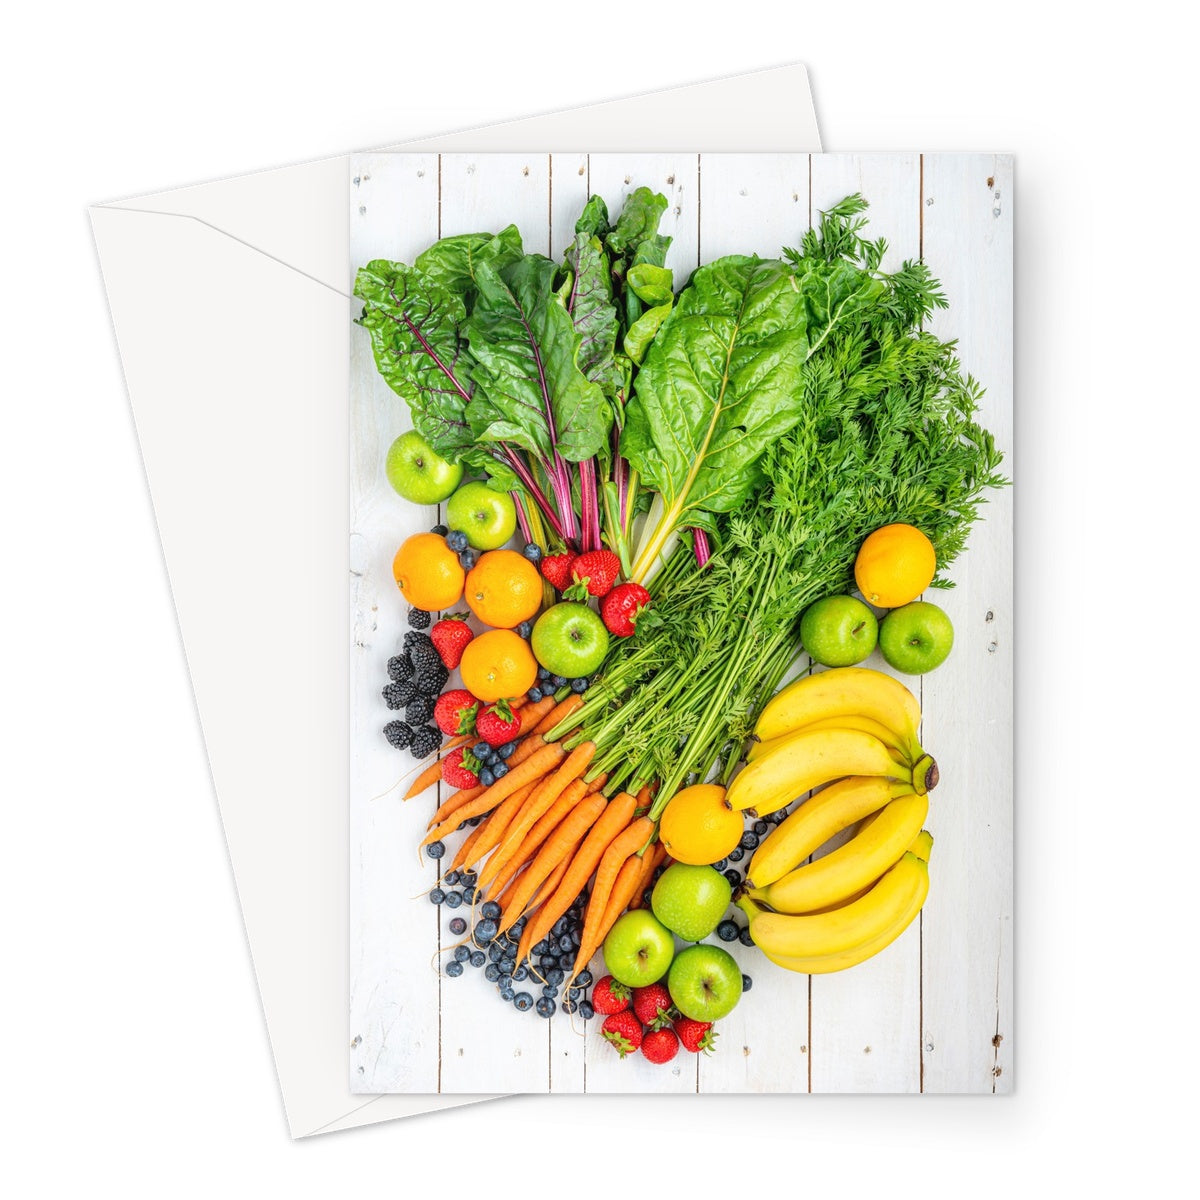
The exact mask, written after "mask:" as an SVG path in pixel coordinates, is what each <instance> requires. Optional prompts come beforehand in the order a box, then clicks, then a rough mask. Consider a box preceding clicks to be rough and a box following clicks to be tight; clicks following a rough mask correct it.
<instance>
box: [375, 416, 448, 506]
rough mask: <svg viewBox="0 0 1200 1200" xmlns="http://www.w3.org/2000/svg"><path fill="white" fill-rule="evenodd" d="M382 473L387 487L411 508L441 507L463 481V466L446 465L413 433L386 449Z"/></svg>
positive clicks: (411, 431)
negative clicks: (412, 506) (385, 475)
mask: <svg viewBox="0 0 1200 1200" xmlns="http://www.w3.org/2000/svg"><path fill="white" fill-rule="evenodd" d="M384 470H385V471H386V473H387V481H388V483H390V484H391V485H392V487H393V488H395V489H396V491H397V492H399V493H400V495H401V496H403V497H404V499H405V500H411V501H412V503H413V504H441V502H442V501H443V500H445V499H446V497H447V496H449V495H450V493H451V492H453V491H454V489H455V488H456V487H458V485H459V484H460V483H461V482H462V477H463V469H462V465H461V464H460V463H452V462H447V461H446V460H445V459H444V458H443V457H442V456H441V455H440V454H438V453H437V452H436V451H435V450H434V449H433V447H432V446H431V445H430V444H429V443H428V442H427V441H426V440H425V439H424V438H423V437H422V436H421V435H420V434H419V433H418V432H417V431H416V430H415V429H410V430H409V431H408V432H407V433H402V434H401V435H400V436H399V437H398V438H397V439H396V440H395V441H394V442H393V443H392V444H391V446H389V447H388V452H387V461H386V463H385V464H384Z"/></svg>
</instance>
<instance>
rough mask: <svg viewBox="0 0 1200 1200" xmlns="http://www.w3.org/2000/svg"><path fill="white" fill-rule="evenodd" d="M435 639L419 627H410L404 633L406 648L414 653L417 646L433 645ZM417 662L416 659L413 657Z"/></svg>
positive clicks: (410, 652)
mask: <svg viewBox="0 0 1200 1200" xmlns="http://www.w3.org/2000/svg"><path fill="white" fill-rule="evenodd" d="M432 645H433V639H432V638H431V637H430V636H429V634H427V633H422V632H421V631H420V630H419V629H410V630H409V631H408V632H407V633H406V634H405V635H404V648H405V650H407V651H408V652H409V654H412V652H413V649H414V648H415V647H416V646H432ZM413 662H416V659H415V658H414V659H413Z"/></svg>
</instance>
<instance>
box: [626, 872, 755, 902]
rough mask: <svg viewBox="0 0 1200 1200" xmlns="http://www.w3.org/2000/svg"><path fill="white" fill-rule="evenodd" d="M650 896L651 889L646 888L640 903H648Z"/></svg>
mask: <svg viewBox="0 0 1200 1200" xmlns="http://www.w3.org/2000/svg"><path fill="white" fill-rule="evenodd" d="M734 874H735V875H736V874H737V872H736V871H735V872H734ZM725 875H726V877H728V875H729V872H728V871H726V872H725ZM730 882H733V881H732V880H731V881H730ZM650 896H651V891H650V889H649V888H647V889H646V890H645V891H644V892H643V893H642V903H643V904H649V903H650Z"/></svg>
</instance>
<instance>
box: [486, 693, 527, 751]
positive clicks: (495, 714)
mask: <svg viewBox="0 0 1200 1200" xmlns="http://www.w3.org/2000/svg"><path fill="white" fill-rule="evenodd" d="M475 732H476V733H477V734H479V736H480V737H481V738H483V740H484V741H485V742H487V744H488V745H489V746H503V745H504V743H505V742H511V741H512V740H513V738H515V737H516V736H517V734H518V733H520V732H521V718H520V716H519V714H517V713H514V712H513V710H512V709H511V708H510V707H509V705H508V701H507V700H497V701H496V703H495V704H489V705H487V707H485V708H481V709H480V710H479V713H478V715H477V716H476V717H475Z"/></svg>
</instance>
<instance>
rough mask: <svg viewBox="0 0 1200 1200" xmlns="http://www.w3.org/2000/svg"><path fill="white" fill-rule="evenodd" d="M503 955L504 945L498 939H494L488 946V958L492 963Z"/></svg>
mask: <svg viewBox="0 0 1200 1200" xmlns="http://www.w3.org/2000/svg"><path fill="white" fill-rule="evenodd" d="M503 957H504V947H503V946H502V945H501V944H500V940H499V939H498V938H497V940H496V941H494V942H492V944H491V945H490V946H489V947H488V958H490V959H491V960H492V962H494V963H498V962H499V961H500V960H501V959H502V958H503Z"/></svg>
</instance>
